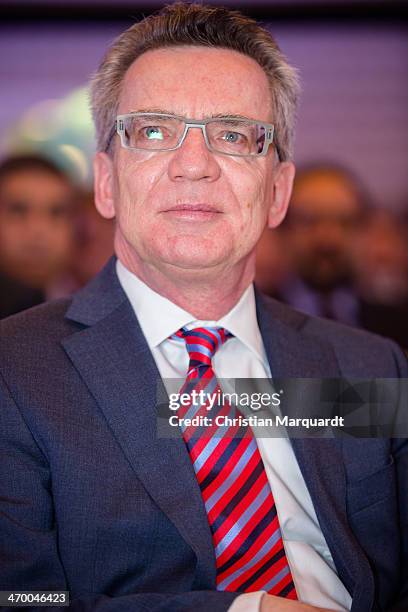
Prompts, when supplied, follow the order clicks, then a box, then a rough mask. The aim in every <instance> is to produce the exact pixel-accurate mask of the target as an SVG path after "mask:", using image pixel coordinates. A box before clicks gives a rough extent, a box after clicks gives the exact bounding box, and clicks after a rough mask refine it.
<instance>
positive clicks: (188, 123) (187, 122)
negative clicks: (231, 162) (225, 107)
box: [106, 112, 280, 160]
mask: <svg viewBox="0 0 408 612" xmlns="http://www.w3.org/2000/svg"><path fill="white" fill-rule="evenodd" d="M152 115H153V116H155V117H167V118H171V119H178V120H180V121H182V122H183V123H184V132H183V134H182V136H181V139H180V142H179V143H178V144H177V145H176V146H175V147H170V148H168V149H145V148H140V147H130V146H128V145H127V144H126V142H125V129H124V120H125V119H126V118H127V117H134V116H137V117H146V116H147V117H150V116H152ZM223 119H224V120H227V121H234V120H237V119H242V120H243V121H246V122H247V123H250V124H252V125H261V126H262V127H264V128H265V141H264V143H263V148H262V151H261V152H260V153H227V152H224V151H218V150H217V149H213V148H212V147H211V145H210V143H209V140H208V137H207V130H206V126H207V124H208V123H213V122H215V121H222V120H223ZM192 127H193V128H201V132H202V134H203V137H204V141H205V144H206V146H207V149H208V150H209V151H210V152H211V153H219V154H220V155H229V156H231V157H261V156H262V157H264V156H265V155H266V154H267V153H268V149H269V145H271V144H272V143H273V135H274V131H275V126H274V124H273V123H267V122H265V121H257V120H256V119H249V118H246V117H228V116H225V117H209V118H208V119H190V118H187V117H182V116H181V115H172V114H170V113H155V112H140V113H139V112H131V113H125V114H123V115H117V116H116V120H115V124H114V126H113V128H112V131H111V134H110V136H109V139H108V143H107V145H106V151H107V150H108V149H109V146H110V143H111V141H112V138H113V136H114V135H115V133H117V134H118V135H119V138H120V142H121V146H122V147H123V148H124V149H127V150H128V151H151V152H154V153H160V152H166V151H175V150H176V149H179V148H180V147H181V145H182V144H183V142H184V140H185V139H186V136H187V133H188V130H189V129H190V128H192ZM275 149H276V152H277V155H278V159H279V160H280V154H279V151H278V148H277V147H276V146H275Z"/></svg>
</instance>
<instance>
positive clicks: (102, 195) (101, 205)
mask: <svg viewBox="0 0 408 612" xmlns="http://www.w3.org/2000/svg"><path fill="white" fill-rule="evenodd" d="M93 168H94V189H95V206H96V208H97V210H98V211H99V213H100V214H101V215H102V217H105V219H113V217H114V216H115V206H114V171H113V161H112V158H111V157H109V155H108V154H107V153H102V152H99V153H97V154H96V155H95V157H94V162H93Z"/></svg>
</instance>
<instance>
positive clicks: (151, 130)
mask: <svg viewBox="0 0 408 612" xmlns="http://www.w3.org/2000/svg"><path fill="white" fill-rule="evenodd" d="M143 132H144V135H145V136H146V137H147V138H148V140H163V138H164V136H163V130H162V129H161V128H159V127H157V126H156V125H149V126H148V127H145V128H143Z"/></svg>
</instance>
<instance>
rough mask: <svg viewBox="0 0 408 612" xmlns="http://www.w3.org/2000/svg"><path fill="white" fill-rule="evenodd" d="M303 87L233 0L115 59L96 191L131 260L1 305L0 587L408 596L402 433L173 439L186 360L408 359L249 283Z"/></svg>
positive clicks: (328, 364)
mask: <svg viewBox="0 0 408 612" xmlns="http://www.w3.org/2000/svg"><path fill="white" fill-rule="evenodd" d="M296 91H297V86H296V79H295V75H294V73H293V70H292V69H291V68H290V66H289V65H288V64H287V62H286V61H285V59H284V57H283V56H282V55H281V53H280V51H279V49H278V47H277V46H276V43H275V42H274V41H273V39H272V38H271V37H270V35H269V34H268V33H267V32H266V31H264V30H263V29H261V28H260V27H259V26H257V25H256V24H255V23H254V22H252V21H251V20H248V19H246V18H244V17H242V16H240V15H238V14H236V13H231V12H229V11H227V10H225V9H222V8H214V7H201V6H196V5H184V4H175V5H172V6H170V7H168V8H166V9H165V10H164V11H163V12H161V13H160V14H159V15H156V16H154V17H151V18H147V19H145V20H143V21H142V22H140V23H139V24H136V25H135V26H132V27H131V28H130V29H129V30H128V31H127V32H125V33H124V34H123V35H122V36H121V37H120V38H119V39H118V41H116V43H115V44H114V45H113V47H112V48H111V50H110V51H109V52H108V54H107V56H106V57H105V59H104V60H103V62H102V65H101V67H100V69H99V71H98V73H97V75H96V77H95V79H94V83H93V89H92V103H93V109H94V116H95V121H96V126H97V133H98V149H99V152H98V153H97V155H96V159H95V186H96V205H97V207H98V210H99V211H100V212H101V213H102V214H103V215H104V216H105V217H108V218H115V222H116V231H115V253H116V257H115V258H113V259H112V260H110V262H109V263H108V264H107V266H106V267H105V269H104V270H103V271H102V272H101V273H100V274H99V275H98V276H96V277H95V279H94V280H93V281H91V283H90V284H88V285H87V286H86V287H85V288H84V289H82V290H81V291H80V292H79V293H78V294H76V295H75V296H74V297H73V299H69V300H67V299H63V300H59V301H55V302H53V303H50V304H47V305H45V306H40V307H37V308H35V309H32V310H30V311H28V312H26V313H22V314H21V315H18V316H16V317H12V318H10V319H8V320H6V321H3V322H2V327H1V372H2V378H1V429H0V431H1V434H2V446H1V477H0V500H1V501H0V504H1V505H0V532H1V534H2V538H1V544H0V568H1V569H0V590H1V589H3V590H4V589H7V590H10V589H19V590H21V589H25V590H44V589H48V590H53V589H66V590H69V591H70V593H71V598H72V603H71V609H73V610H98V611H101V612H105V611H108V610H109V611H110V610H118V611H119V610H120V611H121V612H122V611H127V610H129V611H130V610H155V611H158V610H160V611H163V610H166V611H176V610H180V611H189V610H194V611H195V610H202V611H207V610H217V611H218V610H219V611H221V610H222V611H224V610H229V611H230V612H239V611H242V610H246V611H252V610H254V611H255V610H261V611H262V612H268V611H275V612H279V611H281V612H284V611H286V612H290V611H293V612H295V611H296V612H306V611H311V610H319V609H320V610H322V609H323V610H349V609H351V610H353V611H355V612H363V611H366V610H367V611H368V610H381V609H391V607H392V606H400V609H401V610H402V609H404V605H406V602H407V583H406V559H407V522H408V521H407V508H408V500H407V498H406V495H407V492H406V488H405V490H404V488H403V486H402V484H403V480H404V478H405V476H406V473H407V457H408V454H407V445H406V443H405V441H403V440H400V439H396V440H388V439H365V440H359V439H354V438H351V437H347V438H342V437H341V438H323V439H317V438H315V439H307V438H298V439H293V440H292V441H291V440H289V438H287V437H282V438H260V439H258V440H257V441H256V440H255V439H254V437H253V435H252V433H251V430H250V429H249V428H247V427H245V426H243V427H242V430H241V432H242V433H243V434H245V435H242V436H241V437H240V436H237V438H234V437H233V436H230V435H226V436H224V437H221V438H220V437H218V438H216V437H215V436H212V437H207V438H204V439H203V440H201V439H198V440H197V439H195V438H194V436H193V435H190V434H191V430H190V429H188V427H187V428H185V429H183V428H181V429H183V436H182V437H181V436H179V437H177V438H167V437H160V436H159V435H158V430H157V397H158V391H159V390H160V388H161V387H162V386H163V385H164V386H165V388H166V390H168V389H169V388H170V382H171V381H170V379H174V378H180V379H183V380H185V381H186V383H185V384H186V385H187V387H185V386H184V385H183V389H186V388H189V389H190V391H192V390H197V389H198V386H199V385H200V384H205V382H207V384H208V387H211V389H212V392H214V393H215V391H216V390H217V389H219V382H218V381H219V380H221V379H224V378H229V377H234V378H254V379H255V378H270V377H271V376H272V378H282V377H304V378H321V377H323V376H326V377H334V378H336V377H340V376H345V377H351V376H353V377H385V378H387V377H389V378H396V377H398V376H406V375H407V365H406V362H405V360H404V358H403V356H402V355H401V353H400V352H399V351H398V349H397V348H396V347H395V346H394V345H393V344H392V343H390V342H389V341H387V340H383V339H379V338H376V337H374V336H371V335H365V334H363V333H361V332H358V331H354V330H351V329H347V328H343V327H341V326H339V325H337V324H335V323H332V322H328V321H321V320H318V319H315V318H312V317H308V316H306V315H303V314H300V313H298V312H296V311H293V310H291V309H289V308H288V307H286V306H283V305H281V304H279V303H278V302H276V301H273V300H270V299H268V298H265V297H263V296H262V295H260V294H258V293H255V292H254V289H253V285H252V279H253V275H254V265H255V245H256V243H257V241H258V239H259V237H260V235H261V233H262V230H263V228H264V226H265V224H266V223H268V224H269V226H270V227H276V226H277V225H278V224H279V223H280V222H281V220H282V219H283V217H284V215H285V212H286V207H287V203H288V200H289V197H290V191H291V185H292V180H293V175H294V166H293V164H292V162H291V161H290V160H291V137H292V136H291V135H292V129H291V122H292V120H293V113H294V105H295V99H296ZM116 116H118V118H117V121H116V124H115V117H116ZM272 124H273V125H274V135H273V142H272V127H271V126H272ZM113 125H115V127H116V129H112V126H113ZM190 407H191V406H190ZM201 408H202V407H199V409H200V410H201ZM204 408H206V406H204ZM230 433H231V431H229V432H228V434H230ZM404 496H405V497H404ZM404 602H405V603H404ZM395 609H397V608H395Z"/></svg>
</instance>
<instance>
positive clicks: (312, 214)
mask: <svg viewBox="0 0 408 612" xmlns="http://www.w3.org/2000/svg"><path fill="white" fill-rule="evenodd" d="M360 224H361V205H360V202H359V199H358V195H357V191H356V190H355V189H354V187H353V185H352V184H351V183H350V181H349V180H348V179H346V178H345V177H343V176H341V175H340V174H339V173H337V172H334V171H333V172H327V171H324V172H320V171H311V172H310V173H307V174H304V175H301V177H300V178H299V180H298V182H297V183H296V182H295V186H294V190H293V195H292V201H291V204H290V207H289V218H288V224H287V235H286V236H285V241H286V244H287V245H288V249H289V251H290V255H291V258H292V266H293V269H294V272H295V274H296V275H298V276H299V277H300V278H301V279H302V280H303V281H304V282H305V283H306V284H307V285H309V286H310V287H312V288H313V289H315V290H318V291H323V292H324V291H331V290H332V289H334V288H335V287H337V286H339V285H342V284H345V283H348V282H349V281H350V280H351V274H352V272H351V270H352V266H351V252H352V244H353V242H354V240H355V237H356V231H357V230H358V229H359V227H360Z"/></svg>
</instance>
